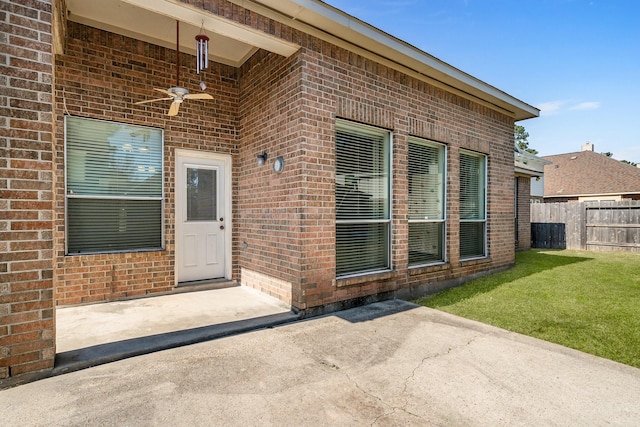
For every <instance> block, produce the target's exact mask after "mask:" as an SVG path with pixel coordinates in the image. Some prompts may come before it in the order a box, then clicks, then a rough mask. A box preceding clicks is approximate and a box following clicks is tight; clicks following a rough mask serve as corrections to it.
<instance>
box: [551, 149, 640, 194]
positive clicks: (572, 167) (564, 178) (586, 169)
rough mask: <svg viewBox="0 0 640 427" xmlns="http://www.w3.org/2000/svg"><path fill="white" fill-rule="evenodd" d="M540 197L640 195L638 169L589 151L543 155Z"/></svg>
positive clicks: (639, 173) (639, 174)
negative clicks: (548, 162)
mask: <svg viewBox="0 0 640 427" xmlns="http://www.w3.org/2000/svg"><path fill="white" fill-rule="evenodd" d="M542 158H543V159H545V160H549V161H551V162H552V164H550V165H545V167H544V196H545V197H558V196H585V195H600V194H629V193H638V194H640V168H637V167H635V166H632V165H629V164H626V163H622V162H621V161H618V160H615V159H612V158H611V157H607V156H605V155H604V154H599V153H596V152H593V151H580V152H576V153H566V154H557V155H553V156H543V157H542Z"/></svg>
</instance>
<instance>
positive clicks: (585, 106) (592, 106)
mask: <svg viewBox="0 0 640 427" xmlns="http://www.w3.org/2000/svg"><path fill="white" fill-rule="evenodd" d="M598 108H600V103H599V102H594V101H590V102H581V103H579V104H576V105H574V106H573V107H571V108H569V109H570V110H596V109H598Z"/></svg>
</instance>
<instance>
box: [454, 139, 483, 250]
mask: <svg viewBox="0 0 640 427" xmlns="http://www.w3.org/2000/svg"><path fill="white" fill-rule="evenodd" d="M486 164H487V158H486V156H484V155H482V154H476V153H471V152H467V151H463V152H461V153H460V258H462V259H464V258H480V257H483V256H485V255H486V223H487V215H486V188H487V186H486V182H487V172H486V171H487V168H486Z"/></svg>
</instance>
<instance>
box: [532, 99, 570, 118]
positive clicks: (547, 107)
mask: <svg viewBox="0 0 640 427" xmlns="http://www.w3.org/2000/svg"><path fill="white" fill-rule="evenodd" d="M566 103H567V101H549V102H543V103H541V104H538V105H537V107H538V109H539V110H540V115H541V116H551V115H553V114H558V113H559V112H560V111H561V109H562V106H563V105H565V104H566Z"/></svg>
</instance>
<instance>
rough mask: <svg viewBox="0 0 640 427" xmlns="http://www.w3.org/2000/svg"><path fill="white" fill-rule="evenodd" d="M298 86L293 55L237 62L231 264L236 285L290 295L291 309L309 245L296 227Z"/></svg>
mask: <svg viewBox="0 0 640 427" xmlns="http://www.w3.org/2000/svg"><path fill="white" fill-rule="evenodd" d="M300 81H301V74H300V63H299V60H298V58H297V56H295V55H294V56H293V57H291V58H289V59H286V58H283V57H280V56H278V55H275V54H269V53H266V52H259V53H257V54H256V55H254V56H253V58H251V59H250V60H249V61H248V62H247V63H245V64H244V65H243V67H242V68H241V78H240V92H239V94H240V100H239V105H240V107H239V129H238V133H239V135H240V153H239V156H238V161H237V164H236V165H235V166H236V169H235V171H234V172H235V174H236V175H237V176H238V187H237V192H238V197H237V200H238V205H237V206H238V210H237V212H238V215H237V216H236V218H235V230H236V237H237V243H238V246H237V247H238V248H239V251H238V261H239V265H240V268H242V269H243V271H245V272H246V273H245V274H243V275H242V277H241V281H242V283H244V284H245V285H248V286H252V287H256V288H258V289H260V290H261V291H263V292H265V293H268V294H271V295H272V296H275V297H279V298H282V299H284V300H285V302H287V303H291V298H292V293H293V294H295V299H296V304H294V305H296V306H299V304H300V298H299V295H298V294H297V293H296V292H295V291H293V289H292V287H294V288H295V285H293V284H297V283H298V282H299V280H300V258H301V256H302V252H303V251H304V250H305V247H304V246H303V245H304V244H305V242H309V241H310V240H303V239H302V238H301V232H302V230H301V224H300V222H301V218H302V216H303V215H304V208H303V206H304V204H305V188H306V185H305V183H304V180H305V176H304V172H303V167H304V159H305V158H306V156H305V155H304V153H303V150H304V148H303V145H302V142H303V141H304V140H305V135H304V134H303V133H302V127H301V125H300V123H301V121H302V118H303V116H304V112H303V110H302V109H301V105H302V104H301V98H302V94H301V93H300V91H301V86H300ZM264 151H266V152H267V156H268V160H267V162H266V163H265V164H264V165H263V166H258V164H257V155H258V154H261V153H263V152H264ZM278 156H282V157H283V158H284V160H285V169H284V171H283V172H282V173H281V174H276V173H275V172H274V171H273V162H274V160H275V159H276V157H278ZM256 275H258V276H256ZM257 277H260V278H261V280H257ZM252 278H253V279H252ZM270 278H278V279H279V281H273V280H271V279H270ZM274 284H279V285H280V286H273V285H274ZM287 288H288V289H287Z"/></svg>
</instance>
